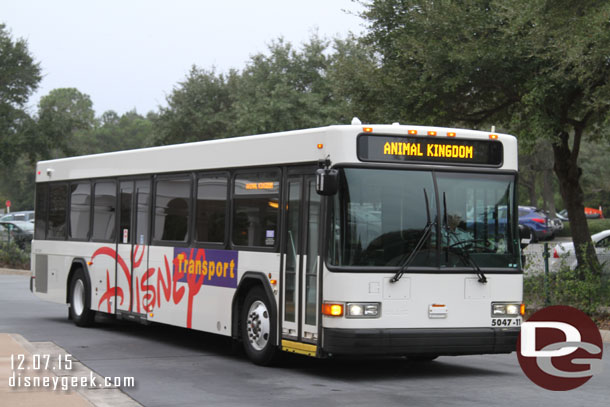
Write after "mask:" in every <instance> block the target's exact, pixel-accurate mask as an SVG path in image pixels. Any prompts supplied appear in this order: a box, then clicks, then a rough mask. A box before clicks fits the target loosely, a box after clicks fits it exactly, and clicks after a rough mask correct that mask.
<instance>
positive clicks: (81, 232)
mask: <svg viewBox="0 0 610 407" xmlns="http://www.w3.org/2000/svg"><path fill="white" fill-rule="evenodd" d="M90 219H91V184H89V182H76V183H72V184H70V238H72V239H78V240H86V239H88V238H89V221H90Z"/></svg>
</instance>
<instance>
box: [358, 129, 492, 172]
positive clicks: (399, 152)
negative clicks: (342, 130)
mask: <svg viewBox="0 0 610 407" xmlns="http://www.w3.org/2000/svg"><path fill="white" fill-rule="evenodd" d="M502 153H503V149H502V143H501V142H499V141H495V140H461V139H446V138H436V137H413V136H383V135H375V134H361V135H360V136H359V137H358V158H359V159H360V160H361V161H380V162H412V161H416V162H431V163H446V164H469V165H472V164H475V165H486V166H493V167H496V166H499V165H501V164H502Z"/></svg>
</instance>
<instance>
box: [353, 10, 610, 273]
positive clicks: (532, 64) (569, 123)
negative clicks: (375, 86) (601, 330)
mask: <svg viewBox="0 0 610 407" xmlns="http://www.w3.org/2000/svg"><path fill="white" fill-rule="evenodd" d="M609 15H610V3H608V2H598V1H593V0H584V1H580V2H571V1H567V0H515V1H512V2H510V3H506V2H503V1H500V0H463V1H448V0H446V1H436V0H434V1H433V0H420V1H416V0H386V1H380V0H376V1H372V2H368V3H366V10H365V12H364V14H363V17H364V18H365V19H366V20H367V21H368V22H369V33H368V36H367V39H368V40H369V42H370V43H371V44H372V45H374V46H375V49H376V50H377V51H378V52H379V53H380V55H381V63H382V66H381V68H380V70H379V72H378V73H379V74H381V75H383V76H385V77H386V78H389V79H388V80H387V86H389V88H388V89H391V90H393V92H392V95H393V97H391V96H392V95H390V94H389V92H388V95H389V96H390V98H389V100H388V102H389V107H388V109H389V110H391V111H392V112H393V113H394V114H396V116H397V117H400V118H401V119H402V118H404V119H407V120H416V121H418V122H424V123H430V124H432V123H447V124H449V123H451V124H462V123H463V124H467V125H470V126H483V125H485V126H487V125H489V124H490V123H501V124H503V126H504V127H505V128H506V130H509V131H511V132H513V133H515V134H517V135H518V136H519V138H520V141H522V140H525V139H528V138H529V139H540V138H546V139H548V140H549V141H550V143H551V145H552V150H553V156H554V168H553V169H554V172H555V174H556V176H557V178H558V181H559V186H560V191H561V195H562V198H563V201H564V203H565V207H566V208H567V210H568V213H569V218H570V225H571V231H572V238H573V240H574V244H575V246H576V248H577V250H576V257H577V259H578V263H579V265H588V266H589V267H591V268H593V269H595V270H600V268H599V263H598V261H597V257H596V256H595V253H594V248H593V246H592V244H591V240H590V235H589V229H588V225H587V222H586V219H585V216H584V205H583V191H582V188H581V185H580V178H581V173H582V172H581V169H580V168H579V167H578V155H579V152H580V147H581V143H582V141H583V139H585V138H587V139H589V140H596V138H599V137H601V135H602V133H603V131H604V129H607V128H608V126H607V125H608V124H609V123H608V117H609V116H608V112H609V111H610V103H608V102H609V101H610V62H609V60H608V55H610V29H609V28H610V26H609ZM604 126H605V127H604Z"/></svg>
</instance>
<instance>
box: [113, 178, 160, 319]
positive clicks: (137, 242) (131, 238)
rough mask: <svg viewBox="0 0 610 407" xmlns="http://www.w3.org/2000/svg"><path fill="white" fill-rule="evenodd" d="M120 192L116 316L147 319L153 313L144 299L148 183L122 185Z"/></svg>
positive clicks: (145, 292) (148, 297)
mask: <svg viewBox="0 0 610 407" xmlns="http://www.w3.org/2000/svg"><path fill="white" fill-rule="evenodd" d="M119 188H120V190H119V226H120V227H119V244H118V245H117V246H118V250H117V252H118V253H117V254H118V256H117V268H116V270H117V277H116V281H117V291H116V297H117V298H116V304H117V313H119V312H123V313H124V314H126V315H130V317H132V318H138V319H146V318H147V313H148V312H149V311H151V310H152V308H151V307H152V304H149V302H148V301H149V299H150V296H148V295H147V288H148V284H149V281H148V280H149V279H150V278H151V276H149V275H148V274H147V270H148V248H149V246H148V229H149V221H148V218H149V216H148V213H149V204H150V180H148V179H146V180H142V179H140V180H129V181H121V183H120V187H119ZM149 308H150V309H149ZM134 314H138V315H137V316H136V315H134Z"/></svg>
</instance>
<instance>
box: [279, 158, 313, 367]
mask: <svg viewBox="0 0 610 407" xmlns="http://www.w3.org/2000/svg"><path fill="white" fill-rule="evenodd" d="M311 173H313V170H312V171H310V172H309V174H311ZM286 185H287V188H286V189H287V199H286V201H285V202H286V206H285V208H284V210H285V219H286V228H285V230H284V233H285V236H284V246H283V247H282V253H283V263H282V264H283V270H282V281H283V285H282V286H283V292H282V339H283V341H282V347H283V348H285V350H288V351H295V352H298V353H305V354H309V355H311V356H313V355H315V346H314V347H307V346H305V347H302V346H297V347H296V348H291V342H292V341H296V342H304V343H309V344H314V345H315V344H316V343H317V342H318V320H317V318H318V308H319V306H318V271H319V261H320V259H319V253H318V247H319V235H320V196H319V195H318V194H317V193H316V184H315V178H314V176H313V175H289V176H288V179H287V183H286Z"/></svg>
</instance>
